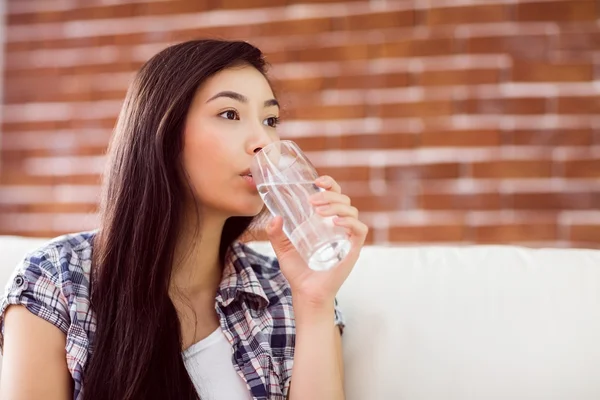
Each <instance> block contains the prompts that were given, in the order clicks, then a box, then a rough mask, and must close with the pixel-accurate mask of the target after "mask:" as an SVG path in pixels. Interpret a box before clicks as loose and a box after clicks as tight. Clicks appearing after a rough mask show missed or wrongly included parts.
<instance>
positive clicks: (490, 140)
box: [421, 130, 501, 147]
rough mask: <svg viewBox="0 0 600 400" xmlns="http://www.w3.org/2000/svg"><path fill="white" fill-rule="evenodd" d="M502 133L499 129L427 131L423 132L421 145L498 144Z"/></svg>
mask: <svg viewBox="0 0 600 400" xmlns="http://www.w3.org/2000/svg"><path fill="white" fill-rule="evenodd" d="M500 144H501V135H500V131H498V130H469V131H425V132H423V133H422V134H421V146H425V147H434V146H461V147H463V146H498V145H500Z"/></svg>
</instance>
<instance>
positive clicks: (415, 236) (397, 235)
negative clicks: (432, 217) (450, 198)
mask: <svg viewBox="0 0 600 400" xmlns="http://www.w3.org/2000/svg"><path fill="white" fill-rule="evenodd" d="M388 237H389V240H390V242H396V243H400V242H402V243H431V242H462V241H464V240H465V237H466V229H465V226H464V225H462V224H452V225H426V226H395V227H392V228H390V230H389V236H388Z"/></svg>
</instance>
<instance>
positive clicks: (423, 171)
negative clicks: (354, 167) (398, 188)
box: [385, 163, 461, 182]
mask: <svg viewBox="0 0 600 400" xmlns="http://www.w3.org/2000/svg"><path fill="white" fill-rule="evenodd" d="M460 169H461V168H460V164H457V163H440V164H422V165H410V166H396V167H386V169H385V179H386V181H389V182H394V181H403V180H407V179H409V180H412V181H416V180H418V179H456V178H458V177H459V176H460Z"/></svg>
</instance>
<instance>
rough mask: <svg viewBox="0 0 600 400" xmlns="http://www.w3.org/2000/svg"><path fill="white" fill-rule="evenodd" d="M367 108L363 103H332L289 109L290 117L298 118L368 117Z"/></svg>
mask: <svg viewBox="0 0 600 400" xmlns="http://www.w3.org/2000/svg"><path fill="white" fill-rule="evenodd" d="M366 112H367V111H366V108H365V106H364V105H362V104H353V105H339V106H338V105H332V106H313V107H305V108H294V109H291V110H289V116H290V118H298V119H317V120H324V119H344V118H364V117H366V116H367V115H366Z"/></svg>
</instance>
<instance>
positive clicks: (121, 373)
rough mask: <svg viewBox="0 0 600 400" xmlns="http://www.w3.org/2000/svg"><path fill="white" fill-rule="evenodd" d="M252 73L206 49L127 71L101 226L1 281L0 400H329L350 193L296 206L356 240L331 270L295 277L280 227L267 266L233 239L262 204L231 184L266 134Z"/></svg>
mask: <svg viewBox="0 0 600 400" xmlns="http://www.w3.org/2000/svg"><path fill="white" fill-rule="evenodd" d="M265 73H266V65H265V62H264V60H263V56H262V54H261V52H260V51H259V50H258V49H256V48H255V47H253V46H251V45H250V44H247V43H244V42H229V41H216V40H202V41H191V42H186V43H182V44H178V45H175V46H172V47H170V48H167V49H165V50H163V51H162V52H160V53H159V54H157V55H156V56H154V57H153V58H152V59H151V60H150V61H148V62H147V63H146V64H145V65H144V66H143V67H142V68H141V70H140V71H139V73H138V75H137V76H136V78H135V80H134V82H133V83H132V85H131V87H130V88H129V91H128V94H127V97H126V100H125V103H124V105H123V108H122V110H121V113H120V115H119V119H118V123H117V125H116V130H115V134H114V138H113V140H112V142H111V145H110V149H109V150H110V151H109V158H108V162H107V166H108V169H107V171H106V174H105V177H104V188H103V196H102V199H101V209H100V216H101V223H100V227H99V229H98V230H97V231H92V232H83V233H78V234H73V235H66V236H62V237H59V238H56V239H55V240H53V241H52V242H50V243H49V244H47V245H46V246H44V247H43V248H41V249H39V250H37V251H35V252H33V253H31V254H29V255H28V256H27V257H26V258H25V260H24V261H23V262H22V263H21V264H20V265H19V266H18V267H17V270H16V271H15V274H14V275H13V278H12V279H11V281H10V282H9V284H8V286H7V289H6V293H5V296H4V298H3V301H2V303H1V309H0V313H1V315H2V317H1V319H0V323H1V324H2V327H3V336H2V337H0V342H2V346H3V352H4V359H3V365H2V380H1V383H0V394H1V396H2V397H1V398H2V399H11V400H20V399H42V398H43V399H45V400H53V399H68V398H74V399H84V400H100V399H102V400H106V399H178V400H179V399H198V398H201V399H210V400H213V399H226V400H236V399H284V398H290V399H293V400H306V399H327V400H332V399H342V398H343V397H344V394H343V370H342V356H341V339H340V335H341V329H338V327H340V328H341V326H342V321H341V315H340V313H339V311H338V310H337V308H336V307H335V294H336V292H337V291H338V289H339V288H340V286H341V284H342V283H343V281H344V280H345V279H346V277H347V276H348V274H349V273H350V271H351V269H352V267H353V265H354V264H355V262H356V260H357V258H358V254H359V252H360V249H361V247H362V245H363V243H364V240H365V237H366V234H367V227H366V226H365V225H364V224H363V223H361V222H359V220H358V212H357V210H356V209H355V208H354V207H352V206H351V205H350V199H349V198H348V197H347V196H345V195H343V194H341V193H340V187H339V185H338V184H337V183H336V182H335V181H334V180H333V179H332V178H330V177H322V179H320V180H318V181H317V184H318V185H319V186H321V187H322V188H324V189H326V190H325V191H323V192H321V193H320V194H319V195H317V196H315V197H313V198H312V199H311V201H312V202H313V203H314V204H315V205H316V206H318V207H319V208H318V210H319V212H320V213H321V214H322V215H327V216H331V215H336V216H337V218H336V219H335V223H336V224H338V225H340V226H343V227H346V228H347V230H348V233H349V235H350V238H351V240H352V244H353V247H352V250H351V253H350V254H349V255H348V256H347V257H346V258H345V259H344V260H343V261H342V262H341V263H340V264H339V265H338V266H336V267H335V268H334V269H332V270H330V271H328V272H315V271H312V270H310V269H309V268H308V267H307V266H306V264H305V263H304V262H303V261H302V259H301V258H300V256H299V255H298V253H297V252H296V251H295V249H294V248H293V246H291V244H290V242H289V241H288V240H287V238H286V237H285V235H284V234H283V233H282V229H281V227H282V221H281V218H274V219H272V220H271V222H270V224H269V225H268V227H267V234H268V237H269V239H270V241H271V243H272V244H273V247H274V249H275V252H276V256H277V257H276V258H270V257H266V256H263V255H261V254H258V253H256V252H255V251H252V250H251V249H250V248H248V247H246V246H245V245H243V244H242V243H241V242H240V241H239V240H238V238H239V237H240V236H241V235H242V234H243V233H244V232H246V231H247V229H248V227H249V226H250V224H251V223H252V221H253V219H255V218H256V216H257V215H259V214H261V211H263V210H264V206H263V203H262V201H261V198H260V197H259V195H258V193H257V191H256V188H255V187H253V186H252V185H249V184H248V181H247V178H244V175H245V174H246V173H247V171H248V168H249V166H250V161H251V159H252V157H253V155H254V154H255V153H256V152H258V151H260V149H261V148H262V147H264V146H266V145H267V144H269V143H270V142H272V141H275V140H278V136H277V131H276V126H277V123H278V120H279V119H278V118H279V117H278V115H279V105H278V102H277V100H276V99H275V96H274V94H273V91H272V88H271V86H270V84H269V81H268V80H267V78H266V76H265ZM292 300H293V305H292ZM336 325H337V326H338V327H336ZM65 350H66V356H65ZM292 380H293V382H294V383H293V384H291V381H292Z"/></svg>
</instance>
